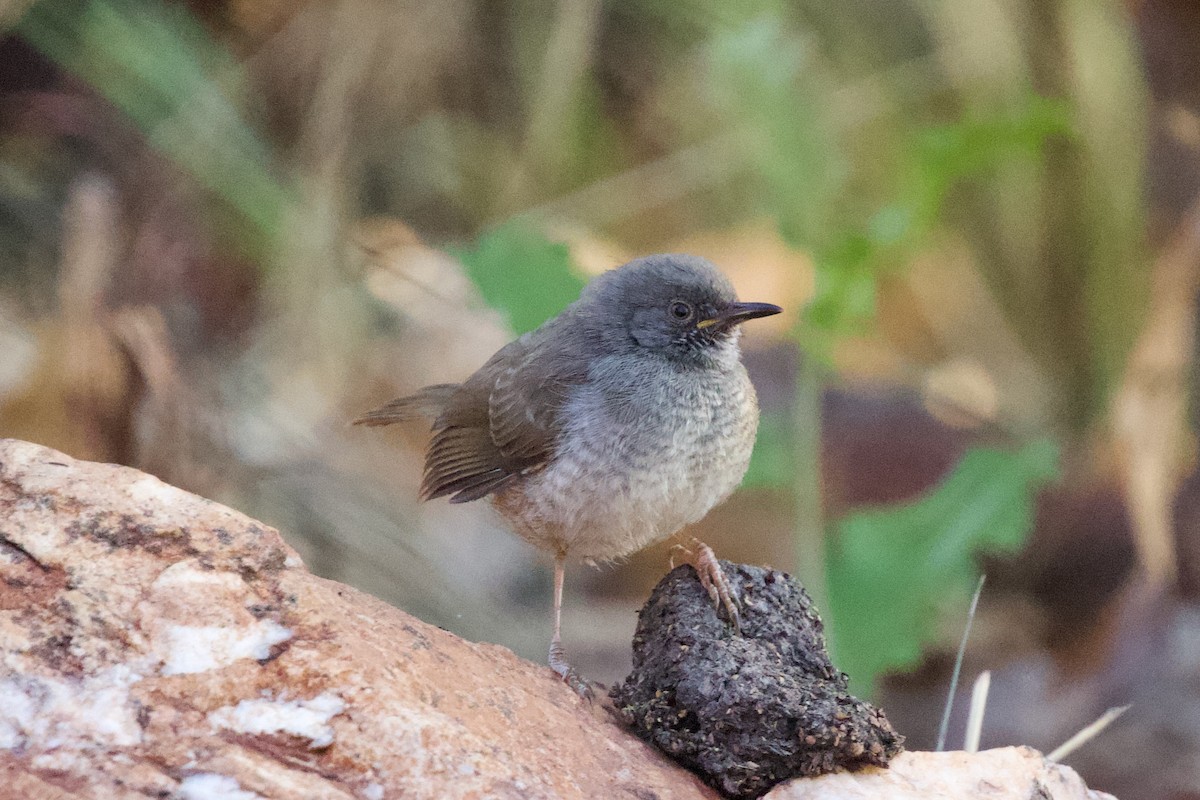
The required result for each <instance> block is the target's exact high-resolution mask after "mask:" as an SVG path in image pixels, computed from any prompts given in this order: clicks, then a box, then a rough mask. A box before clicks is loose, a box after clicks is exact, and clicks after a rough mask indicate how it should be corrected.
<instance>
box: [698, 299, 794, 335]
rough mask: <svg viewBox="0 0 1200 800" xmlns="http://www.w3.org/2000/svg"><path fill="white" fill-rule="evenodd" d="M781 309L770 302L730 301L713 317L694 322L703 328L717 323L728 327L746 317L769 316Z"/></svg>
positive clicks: (742, 320) (741, 321) (743, 320)
mask: <svg viewBox="0 0 1200 800" xmlns="http://www.w3.org/2000/svg"><path fill="white" fill-rule="evenodd" d="M781 311H783V309H782V308H780V307H779V306H777V305H772V304H771V303H731V304H730V305H728V306H726V307H725V308H724V309H722V310H721V313H719V314H717V315H716V316H715V317H712V318H710V319H702V320H700V321H699V322H698V323H696V327H697V328H701V329H703V328H711V327H712V326H713V325H719V326H720V327H722V328H726V329H728V328H732V327H733V326H734V325H740V324H741V323H743V322H745V321H746V320H748V319H757V318H759V317H769V316H771V315H773V314H778V313H780V312H781Z"/></svg>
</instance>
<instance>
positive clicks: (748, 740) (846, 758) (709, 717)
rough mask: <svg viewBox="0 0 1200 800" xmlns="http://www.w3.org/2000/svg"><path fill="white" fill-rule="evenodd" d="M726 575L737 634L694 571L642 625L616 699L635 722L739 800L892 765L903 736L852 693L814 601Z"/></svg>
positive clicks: (786, 580) (664, 589) (774, 581)
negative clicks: (805, 779) (804, 779)
mask: <svg viewBox="0 0 1200 800" xmlns="http://www.w3.org/2000/svg"><path fill="white" fill-rule="evenodd" d="M721 567H722V569H723V571H724V573H725V576H726V577H727V578H728V579H729V582H730V585H731V587H732V589H733V592H734V594H735V595H736V596H737V597H738V600H739V603H740V605H741V609H742V613H741V625H740V629H739V630H736V631H735V629H734V627H733V625H731V624H730V623H729V622H728V621H726V620H724V619H722V618H721V616H719V615H718V613H717V609H716V608H715V607H714V605H713V602H712V600H711V599H710V598H709V596H708V593H707V592H706V591H705V590H704V588H703V587H702V586H701V584H700V580H699V578H698V577H697V576H696V572H695V570H694V569H692V567H691V566H687V565H685V566H681V567H676V568H675V569H674V570H672V571H671V572H670V573H669V574H668V575H667V576H666V577H664V578H663V579H662V580H661V581H660V582H659V584H658V585H657V586H656V587H655V588H654V592H653V593H652V594H651V595H650V599H649V600H648V601H646V605H645V606H644V607H643V608H642V610H641V612H640V613H639V615H638V626H637V632H636V633H635V634H634V637H633V671H632V672H631V673H630V675H629V677H628V678H626V679H625V681H624V682H623V683H621V684H620V685H618V686H616V687H614V688H613V691H612V697H613V700H614V701H615V702H616V704H617V707H618V709H619V710H620V712H621V714H622V716H623V717H624V718H625V719H626V721H627V722H628V723H629V724H630V725H631V726H633V729H634V730H635V731H637V733H638V735H640V736H642V737H643V738H645V739H646V740H647V741H649V742H652V743H653V744H655V745H657V746H658V747H659V748H660V749H662V750H663V752H665V753H667V754H669V755H671V756H672V757H673V758H676V759H677V760H678V761H679V762H680V763H682V764H685V765H687V766H689V767H691V768H692V769H694V770H695V771H696V772H697V774H699V775H701V776H702V777H704V778H705V779H706V780H707V781H708V782H709V783H710V784H712V785H713V786H715V787H717V788H718V789H720V790H721V791H723V792H725V793H726V794H728V795H730V796H731V797H745V798H754V797H760V796H761V795H763V794H765V793H766V792H767V791H768V790H769V789H770V788H771V787H772V786H774V785H776V784H778V783H780V782H782V781H784V780H787V779H788V778H792V777H796V776H813V775H822V774H824V773H827V772H835V771H838V770H842V769H859V768H862V767H866V766H883V765H886V764H887V763H888V761H889V760H891V759H892V758H894V757H895V756H896V754H897V753H899V752H900V750H901V746H900V743H901V742H902V741H903V737H902V736H900V735H899V734H897V733H896V732H895V731H894V730H893V729H892V726H891V725H890V724H889V723H888V721H887V717H885V716H884V714H883V712H882V711H880V710H878V709H876V708H874V707H872V706H871V705H870V704H869V703H865V702H863V701H861V700H859V699H858V698H856V697H854V696H852V695H851V694H850V692H849V690H848V688H847V679H846V676H845V675H844V674H843V673H842V672H839V671H838V670H837V669H836V668H835V667H834V666H833V663H832V662H831V661H830V660H829V653H828V652H827V651H826V649H825V636H824V633H823V630H824V629H823V626H822V624H821V619H820V617H819V616H817V613H816V611H815V610H814V609H813V606H812V601H811V600H810V599H809V597H808V593H807V592H805V591H804V589H803V587H801V586H800V584H799V583H797V582H796V581H795V580H793V579H792V578H791V577H790V576H788V575H786V574H784V573H782V572H778V571H776V570H772V569H767V568H765V567H751V566H747V565H744V564H731V563H729V562H728V561H722V562H721Z"/></svg>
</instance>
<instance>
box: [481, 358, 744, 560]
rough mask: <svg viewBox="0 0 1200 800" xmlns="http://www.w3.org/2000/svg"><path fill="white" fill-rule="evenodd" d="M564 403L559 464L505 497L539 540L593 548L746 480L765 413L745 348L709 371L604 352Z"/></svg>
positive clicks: (621, 544) (599, 551) (686, 517)
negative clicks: (742, 355) (744, 359)
mask: <svg viewBox="0 0 1200 800" xmlns="http://www.w3.org/2000/svg"><path fill="white" fill-rule="evenodd" d="M735 356H736V353H735ZM564 415H565V416H564V423H565V424H564V430H563V435H562V437H561V439H560V443H559V447H558V450H557V452H556V454H555V457H554V458H553V459H552V460H551V463H550V465H549V466H547V468H546V469H545V470H543V471H542V472H540V473H538V474H537V475H532V476H530V477H529V478H528V479H527V480H525V481H523V482H522V484H521V485H519V486H517V487H514V490H513V491H512V492H508V493H505V495H502V496H501V497H499V498H497V503H496V505H497V507H498V508H499V509H500V511H501V513H502V514H504V516H505V517H506V518H508V520H509V521H510V523H511V524H512V525H513V527H514V529H515V530H516V532H517V533H518V534H520V535H521V536H522V537H523V538H525V539H527V540H528V541H530V542H531V543H532V544H534V545H536V546H539V547H542V548H544V549H547V550H550V551H562V552H566V553H567V554H569V555H572V556H575V557H578V558H588V559H611V558H619V557H621V556H624V555H628V554H629V553H632V552H634V551H636V550H639V549H641V548H642V547H645V546H647V545H649V544H651V543H653V542H655V541H658V540H660V539H663V538H666V537H668V536H670V535H671V534H673V533H675V532H676V531H678V530H679V529H680V528H681V527H683V526H684V525H687V524H689V523H692V522H695V521H697V520H699V519H700V518H701V517H703V516H704V515H705V514H706V513H708V511H709V510H710V509H711V508H712V507H713V506H715V505H716V504H717V503H719V502H721V501H722V500H724V499H725V498H726V497H727V496H728V495H729V494H730V493H731V492H732V491H733V489H734V488H736V486H737V484H738V483H739V482H740V481H741V479H742V476H743V475H744V474H745V472H746V467H747V465H748V463H749V459H750V451H751V448H752V447H753V443H754V434H755V430H756V428H757V425H758V407H757V402H756V400H755V396H754V389H753V387H752V386H751V384H750V381H749V379H748V378H747V376H746V372H745V369H744V368H743V367H742V366H741V363H740V362H739V361H737V359H736V357H735V358H733V359H730V362H729V363H728V364H727V365H726V366H724V367H722V368H721V369H719V370H704V371H700V370H679V369H673V368H672V367H671V365H669V364H664V363H663V362H661V361H652V360H646V359H638V358H636V357H629V356H621V357H613V358H610V359H605V360H603V363H598V364H597V365H596V366H595V368H594V369H593V371H592V380H590V381H589V382H588V383H587V384H585V385H584V386H581V387H580V388H579V389H578V390H577V391H576V392H575V393H574V395H573V396H572V397H571V399H570V400H569V401H568V403H567V405H566V407H565V408H564Z"/></svg>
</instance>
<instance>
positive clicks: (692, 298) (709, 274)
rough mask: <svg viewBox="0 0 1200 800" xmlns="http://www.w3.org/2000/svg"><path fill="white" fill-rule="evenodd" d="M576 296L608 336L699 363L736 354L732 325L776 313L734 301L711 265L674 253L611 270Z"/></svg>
mask: <svg viewBox="0 0 1200 800" xmlns="http://www.w3.org/2000/svg"><path fill="white" fill-rule="evenodd" d="M581 300H582V301H583V303H584V304H586V305H587V307H588V308H589V311H590V312H591V316H592V317H593V319H594V320H595V321H596V322H598V323H600V324H601V325H603V326H605V327H606V328H607V329H608V333H609V336H610V337H611V336H613V335H614V334H615V335H616V336H619V337H623V338H624V340H625V342H624V343H625V344H626V346H632V347H636V348H642V349H646V350H650V351H653V352H656V353H659V354H661V355H664V356H666V357H667V358H670V359H672V360H675V361H678V362H682V363H696V364H702V365H703V364H707V363H712V362H713V361H714V360H716V361H721V360H724V359H726V358H730V357H732V358H736V357H737V338H738V331H739V327H738V326H739V325H741V323H743V322H745V321H746V320H750V319H755V318H757V317H767V316H770V315H772V314H778V313H779V312H780V311H782V309H781V308H779V306H775V305H771V304H770V303H743V302H739V301H738V299H737V294H736V293H735V292H734V290H733V285H732V284H731V283H730V282H729V279H728V278H726V277H725V276H724V275H723V274H722V273H721V271H720V270H718V269H717V268H716V267H715V266H713V265H712V264H711V263H709V262H708V261H706V260H704V259H703V258H699V257H698V256H688V255H674V254H670V255H654V256H647V257H645V258H639V259H637V260H636V261H631V262H629V263H628V264H625V265H624V266H622V267H618V268H617V269H614V270H611V271H609V272H607V273H605V274H604V275H601V276H600V277H599V278H597V279H596V280H595V281H593V282H592V283H591V284H590V285H589V286H588V288H587V290H586V291H585V293H584V295H583V297H582V298H581ZM606 338H609V337H606Z"/></svg>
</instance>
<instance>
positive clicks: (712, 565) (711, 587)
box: [680, 537, 741, 631]
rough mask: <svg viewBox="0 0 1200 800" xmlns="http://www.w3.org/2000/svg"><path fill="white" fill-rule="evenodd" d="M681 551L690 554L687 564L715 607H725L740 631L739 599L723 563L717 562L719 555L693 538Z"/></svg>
mask: <svg viewBox="0 0 1200 800" xmlns="http://www.w3.org/2000/svg"><path fill="white" fill-rule="evenodd" d="M680 549H682V550H683V552H685V553H687V554H688V557H689V558H688V562H687V563H689V564H691V565H692V569H694V570H696V575H698V576H699V577H700V585H701V586H703V587H704V590H705V591H706V592H708V596H709V597H711V598H712V601H713V605H715V606H718V607H720V606H724V607H725V613H726V614H728V615H729V621H730V622H731V623H733V629H734V630H735V631H740V630H741V615H740V614H739V613H738V603H737V597H735V596H734V594H733V587H732V586H731V585H730V583H729V579H728V578H726V577H725V572H724V571H723V570H722V569H721V562H719V561H717V554H716V553H714V552H713V549H712V548H711V547H709V546H708V545H706V544H705V543H704V542H702V541H700V540H699V539H697V538H695V537H693V538H692V541H691V544H690V546H689V547H681V548H680Z"/></svg>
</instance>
